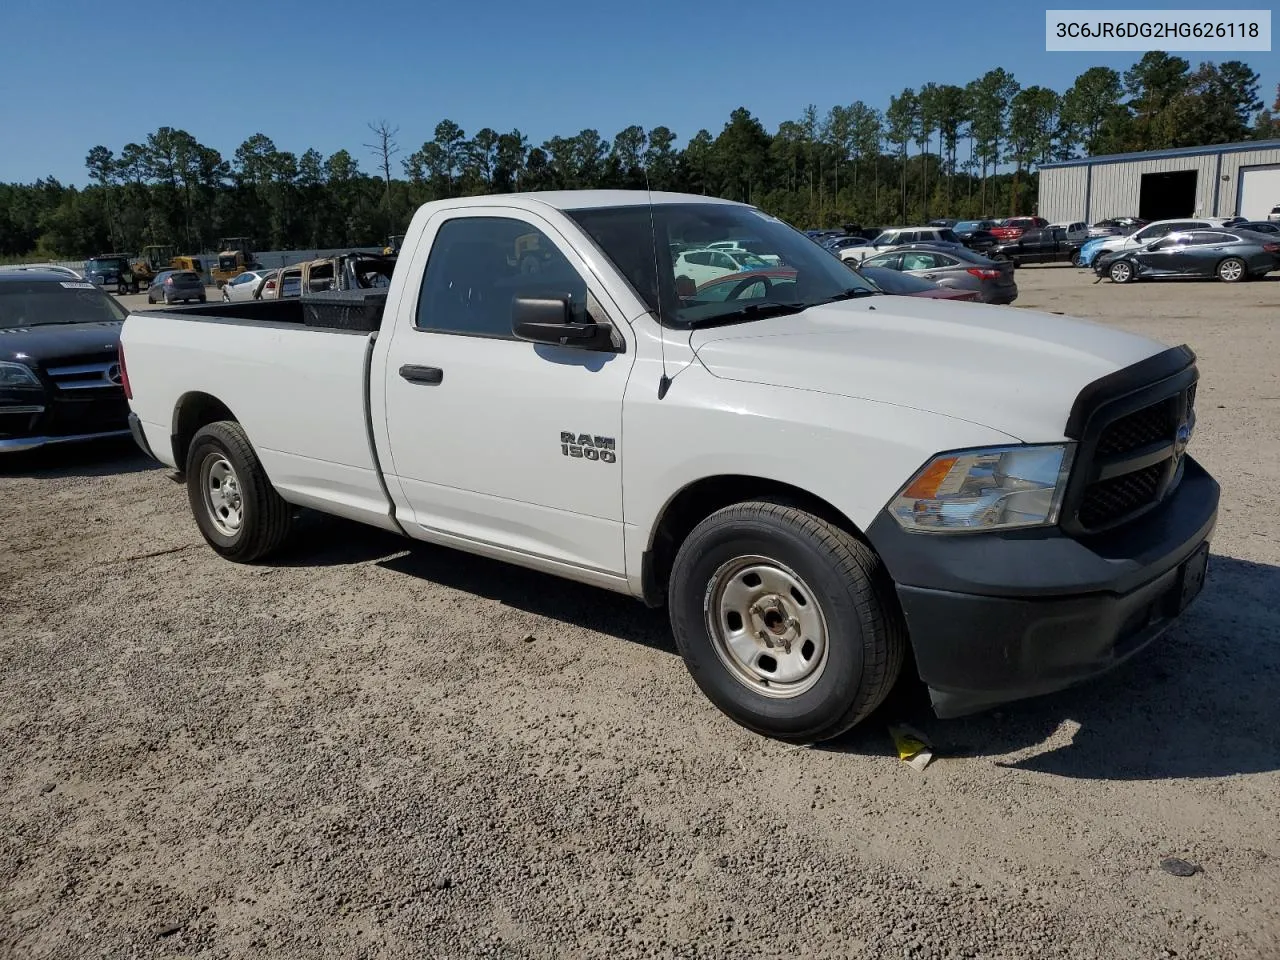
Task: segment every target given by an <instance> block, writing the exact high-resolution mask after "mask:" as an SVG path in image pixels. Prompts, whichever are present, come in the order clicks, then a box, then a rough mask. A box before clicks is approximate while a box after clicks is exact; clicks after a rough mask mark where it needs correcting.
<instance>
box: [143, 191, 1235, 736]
mask: <svg viewBox="0 0 1280 960" xmlns="http://www.w3.org/2000/svg"><path fill="white" fill-rule="evenodd" d="M529 234H537V235H538V237H539V244H540V246H541V247H545V249H546V250H547V251H548V254H547V256H545V257H544V258H543V259H542V260H541V261H540V263H539V264H538V269H537V270H536V271H533V272H525V271H523V270H522V269H521V268H520V267H519V266H512V262H513V259H514V258H513V257H512V251H513V250H514V249H515V248H516V244H517V242H524V241H521V238H526V239H527V237H528V235H529ZM743 238H750V239H751V240H752V242H753V249H762V250H766V251H772V253H773V254H774V255H776V256H777V257H778V258H779V259H780V260H781V261H782V262H783V263H784V264H785V265H786V267H787V269H786V270H773V271H760V272H756V273H749V274H744V275H743V277H742V279H741V281H740V282H739V283H738V284H736V285H733V286H732V289H726V288H725V285H718V286H717V290H718V295H717V298H716V299H699V294H698V292H697V290H696V287H695V285H694V284H692V283H690V282H689V281H688V279H687V278H684V277H682V276H679V275H677V272H676V271H675V269H674V263H675V259H676V258H675V256H673V255H672V253H671V251H672V250H673V249H675V250H679V249H685V248H688V247H689V246H691V245H696V246H699V247H702V248H704V249H705V248H708V247H710V246H711V245H713V244H714V243H716V242H719V241H725V240H730V239H733V240H741V239H743ZM383 292H384V294H385V296H386V299H385V307H384V308H383V309H382V310H381V311H380V312H379V311H378V310H377V309H370V310H368V311H367V312H365V313H361V312H360V311H353V312H352V314H351V315H352V316H355V317H356V319H355V320H354V321H353V320H350V319H348V320H346V321H342V323H343V326H342V327H341V328H333V327H326V326H325V325H324V324H326V323H329V322H330V321H328V320H326V319H325V315H324V314H323V312H322V311H320V310H319V309H312V308H311V307H310V306H308V300H307V299H306V298H304V299H301V300H292V301H289V300H281V301H266V302H256V303H245V304H216V305H215V304H211V305H208V306H204V307H191V308H180V309H177V310H164V311H154V312H143V313H135V314H132V315H131V316H130V317H129V318H128V320H127V321H126V322H125V324H124V330H123V334H122V338H121V339H122V346H121V358H120V359H121V368H122V370H123V371H124V374H125V383H126V385H127V386H126V389H127V395H128V397H129V403H130V407H131V410H132V417H131V420H132V425H133V430H134V435H135V438H136V439H137V441H138V443H139V445H141V446H142V448H143V449H144V450H145V451H147V452H148V453H149V454H150V455H151V456H153V457H154V458H156V459H157V460H159V461H161V462H162V463H164V464H166V465H168V466H170V467H173V468H174V469H175V470H176V474H175V477H178V478H183V477H184V478H185V482H186V484H187V487H188V490H189V495H190V502H191V509H192V511H193V512H194V515H195V520H196V523H197V524H198V526H199V528H200V531H201V533H202V534H203V535H204V537H205V539H206V540H207V541H208V542H209V544H210V545H211V546H212V547H213V549H214V550H216V551H217V552H218V553H220V554H222V555H223V556H224V557H226V558H228V559H230V560H234V561H239V562H250V561H254V560H258V559H260V558H264V557H266V556H267V555H268V554H269V553H271V552H272V551H273V550H275V549H276V548H278V547H279V546H280V545H281V544H282V543H283V542H284V540H285V538H286V535H287V532H288V529H289V525H290V520H291V517H292V516H293V515H294V513H295V510H296V508H298V507H309V508H314V509H316V510H320V511H324V512H327V513H332V514H338V515H341V516H344V517H349V518H352V519H355V520H359V521H363V522H365V523H368V524H371V525H373V526H376V527H381V528H383V529H386V530H392V531H398V532H400V533H402V534H404V535H405V536H408V537H411V538H413V539H415V540H423V541H427V542H430V543H433V544H438V545H442V546H444V547H452V548H458V549H461V550H465V551H470V552H473V553H477V554H484V555H486V556H489V557H497V558H501V559H503V560H507V561H511V562H513V563H517V564H523V565H525V566H528V567H533V568H537V569H539V570H544V571H550V572H552V573H555V574H559V575H561V576H564V577H568V578H571V579H574V580H578V581H582V582H584V583H587V584H593V585H595V586H597V587H603V588H606V589H609V590H615V591H619V592H622V593H627V594H631V595H633V596H635V597H638V598H641V599H642V600H644V601H645V602H647V603H649V604H651V605H655V606H659V605H663V604H665V605H666V606H667V607H668V609H669V612H670V619H671V625H672V629H673V631H674V634H675V638H676V641H677V644H678V647H679V649H680V652H681V654H682V655H683V657H684V659H685V662H686V663H687V665H688V668H689V670H690V672H691V673H692V675H693V677H694V678H695V679H696V681H697V683H698V684H699V686H700V687H701V688H702V690H703V691H704V692H705V693H706V694H707V696H708V697H709V698H710V699H711V700H712V701H713V702H714V703H715V704H716V705H717V706H718V707H719V708H720V709H721V710H723V711H724V712H725V713H726V714H728V715H729V716H730V717H732V718H733V719H734V720H736V721H737V722H739V723H741V724H743V725H745V726H746V727H748V728H750V729H752V730H755V731H758V732H760V733H763V734H767V735H770V736H774V737H779V738H783V739H788V740H792V741H796V742H815V741H818V740H821V739H823V738H827V737H831V736H834V735H836V734H838V733H840V732H841V731H843V730H845V729H847V728H848V727H850V726H852V725H853V724H855V723H856V722H858V721H859V720H860V719H862V718H864V717H865V716H867V714H869V713H870V712H871V711H872V710H873V709H874V708H875V707H876V706H877V704H879V703H880V702H881V701H882V699H883V698H884V697H885V695H886V694H887V692H888V691H889V689H890V688H891V686H892V685H893V683H894V681H895V680H896V679H897V677H898V675H899V673H900V672H901V671H902V669H903V665H904V662H908V661H907V654H908V648H909V649H910V652H911V654H912V657H911V660H910V661H909V662H911V663H912V664H913V666H914V669H915V670H916V671H917V672H918V673H919V676H920V677H921V678H922V680H923V681H924V683H925V684H927V686H928V687H929V689H930V692H931V696H932V699H933V704H934V709H935V712H936V713H937V714H938V715H939V716H942V717H949V716H957V715H961V714H964V713H969V712H973V711H976V710H981V709H984V708H987V707H989V706H992V705H994V704H997V703H1001V702H1004V701H1008V700H1012V699H1016V698H1020V697H1025V696H1031V695H1036V694H1040V693H1044V692H1048V691H1051V690H1056V689H1060V688H1062V687H1065V686H1067V685H1069V684H1072V683H1074V682H1076V681H1079V680H1082V679H1084V678H1087V677H1090V676H1092V675H1094V674H1097V673H1099V672H1102V671H1104V670H1106V669H1108V668H1110V667H1112V666H1114V665H1115V664H1117V663H1119V662H1121V661H1123V660H1125V659H1126V658H1128V657H1129V656H1130V655H1131V654H1133V653H1134V652H1136V651H1137V650H1139V649H1140V648H1142V647H1144V646H1145V645H1147V644H1148V643H1149V642H1150V641H1151V640H1152V639H1153V638H1155V637H1156V636H1157V635H1158V634H1160V633H1161V631H1162V630H1163V629H1164V628H1165V627H1167V626H1168V625H1169V624H1170V623H1171V622H1172V621H1173V620H1174V619H1175V618H1177V617H1178V615H1179V614H1180V613H1181V612H1182V611H1183V609H1184V608H1185V607H1186V605H1187V604H1188V603H1189V602H1190V601H1191V599H1192V598H1193V597H1194V596H1195V595H1196V593H1197V592H1198V590H1199V588H1200V586H1201V584H1202V583H1203V581H1204V576H1205V570H1206V563H1207V556H1208V540H1209V537H1210V535H1211V533H1212V531H1213V528H1214V523H1215V520H1216V517H1217V508H1218V485H1217V484H1216V483H1215V481H1214V480H1213V479H1212V478H1211V477H1210V476H1209V475H1208V473H1206V471H1205V470H1204V469H1203V468H1202V467H1201V466H1200V465H1198V464H1197V463H1196V462H1195V461H1194V460H1193V459H1192V458H1191V457H1189V456H1187V455H1186V453H1185V450H1186V446H1187V442H1188V440H1189V439H1190V436H1191V431H1192V427H1193V424H1194V414H1193V402H1194V398H1195V390H1196V383H1197V379H1198V373H1197V368H1196V365H1195V357H1194V355H1193V354H1192V352H1191V351H1190V350H1189V349H1188V348H1186V347H1185V346H1183V347H1176V348H1172V349H1169V348H1166V347H1164V346H1162V345H1160V344H1157V343H1153V342H1151V341H1149V340H1146V339H1143V338H1141V337H1137V336H1133V335H1130V334H1127V333H1122V332H1120V331H1118V330H1114V329H1110V328H1108V327H1105V326H1100V325H1095V324H1091V323H1086V322H1082V321H1075V320H1070V319H1065V318H1062V317H1059V316H1053V315H1047V314H1040V313H1034V312H1031V311H1027V310H1015V309H1012V308H1007V307H989V306H983V305H979V304H968V303H954V302H951V301H939V300H929V299H920V298H907V297H895V296H887V295H884V294H882V293H880V292H879V291H877V290H875V289H874V288H872V287H871V286H870V284H869V282H867V281H864V280H863V279H862V278H861V277H860V276H858V275H857V274H855V273H854V272H853V271H851V270H850V269H848V268H847V267H846V266H844V265H843V264H842V263H841V262H840V261H839V260H838V259H836V258H835V257H833V256H832V255H831V254H829V253H827V252H826V251H824V250H822V249H821V248H820V247H818V246H817V245H816V244H814V243H813V242H812V241H811V240H809V239H808V238H807V237H805V236H804V235H802V234H801V233H799V232H797V231H795V230H793V229H792V228H790V227H789V226H787V225H785V224H783V223H782V222H781V221H779V220H777V219H775V218H773V217H770V216H768V215H766V214H764V213H762V212H760V211H759V210H756V209H755V208H753V207H749V206H745V205H742V204H736V203H730V202H725V201H720V200H714V199H709V198H706V197H691V196H681V195H671V194H653V195H649V194H647V193H645V192H625V191H619V192H613V191H600V192H597V191H584V192H565V193H544V194H526V195H511V196H489V197H476V198H470V199H460V200H446V201H438V202H435V203H429V204H427V205H425V206H423V207H422V208H420V209H419V210H418V211H417V213H416V215H415V216H414V218H413V222H412V224H411V226H410V228H409V232H408V234H407V236H406V237H405V240H404V245H403V247H402V249H401V252H400V257H399V262H398V263H397V265H396V267H395V270H394V273H393V276H392V279H391V284H390V287H389V288H387V289H386V290H385V291H383ZM339 312H340V311H339ZM335 315H337V314H335ZM361 317H363V318H364V319H363V320H362V319H361Z"/></svg>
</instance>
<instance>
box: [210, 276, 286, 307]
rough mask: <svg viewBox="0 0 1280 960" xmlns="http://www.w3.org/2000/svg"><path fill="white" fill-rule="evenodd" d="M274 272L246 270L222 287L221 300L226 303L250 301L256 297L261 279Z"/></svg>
mask: <svg viewBox="0 0 1280 960" xmlns="http://www.w3.org/2000/svg"><path fill="white" fill-rule="evenodd" d="M269 273H275V271H274V270H246V271H245V272H244V273H241V274H238V275H236V276H234V277H232V278H231V279H230V280H228V281H227V282H226V283H224V284H223V285H222V299H223V300H225V301H227V302H228V303H231V302H236V301H240V300H252V299H254V297H255V295H256V291H257V289H258V287H259V286H260V285H261V283H262V278H263V277H265V276H266V275H267V274H269Z"/></svg>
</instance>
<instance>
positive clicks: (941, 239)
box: [840, 227, 964, 263]
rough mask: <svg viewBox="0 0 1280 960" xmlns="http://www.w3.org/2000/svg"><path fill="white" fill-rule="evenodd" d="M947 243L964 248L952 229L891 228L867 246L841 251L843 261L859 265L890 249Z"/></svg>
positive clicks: (882, 232) (846, 248) (847, 248)
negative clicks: (911, 245)
mask: <svg viewBox="0 0 1280 960" xmlns="http://www.w3.org/2000/svg"><path fill="white" fill-rule="evenodd" d="M922 242H923V243H946V244H950V245H952V246H956V247H962V246H964V244H962V243H961V242H960V238H959V237H958V236H956V234H955V231H954V230H952V229H951V228H950V227H890V228H888V229H886V230H883V231H881V232H880V234H879V235H878V236H877V237H876V238H875V239H874V240H872V241H871V242H870V243H869V244H866V245H865V246H852V247H845V248H844V249H843V250H841V251H840V259H841V260H852V261H853V262H855V263H859V262H861V261H863V260H865V259H866V258H867V257H870V256H874V255H875V254H877V253H880V252H881V251H884V250H887V249H889V248H890V247H901V246H906V245H908V244H913V243H922Z"/></svg>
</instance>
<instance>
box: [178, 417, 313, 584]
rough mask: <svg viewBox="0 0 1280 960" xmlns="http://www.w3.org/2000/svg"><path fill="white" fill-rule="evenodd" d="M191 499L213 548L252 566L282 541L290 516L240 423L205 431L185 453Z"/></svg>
mask: <svg viewBox="0 0 1280 960" xmlns="http://www.w3.org/2000/svg"><path fill="white" fill-rule="evenodd" d="M187 498H188V500H189V501H190V503H191V512H192V514H193V515H194V516H195V519H196V525H197V526H198V527H199V528H200V532H201V534H203V535H204V538H205V540H206V541H208V543H209V546H211V547H213V549H214V550H215V551H217V552H218V553H219V554H221V555H222V556H224V557H226V558H227V559H228V560H234V561H236V562H237V563H251V562H252V561H254V560H257V559H259V558H261V557H265V556H266V555H268V554H269V553H271V551H273V550H275V549H276V548H277V547H279V546H280V544H281V543H283V542H284V539H285V536H286V535H287V534H288V532H289V521H290V519H291V517H292V511H291V509H290V507H289V504H288V503H286V502H285V501H284V499H283V498H282V497H281V496H280V495H279V494H278V493H276V491H275V488H274V487H273V486H271V481H270V480H268V479H267V475H266V472H265V471H264V470H263V469H262V463H261V461H259V460H258V455H257V454H256V453H254V452H253V447H252V445H250V443H249V438H248V436H246V435H245V432H244V430H243V429H242V428H241V426H240V424H238V423H235V422H233V421H230V420H222V421H219V422H217V423H211V424H209V425H208V426H206V427H202V428H201V429H200V430H199V431H198V432H197V433H196V435H195V437H193V438H192V440H191V448H190V450H188V452H187Z"/></svg>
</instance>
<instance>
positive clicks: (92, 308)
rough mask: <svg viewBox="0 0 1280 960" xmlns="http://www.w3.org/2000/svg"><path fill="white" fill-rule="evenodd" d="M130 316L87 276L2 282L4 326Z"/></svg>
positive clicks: (0, 306) (1, 323)
mask: <svg viewBox="0 0 1280 960" xmlns="http://www.w3.org/2000/svg"><path fill="white" fill-rule="evenodd" d="M126 316H128V313H127V312H126V311H125V309H124V308H123V307H121V306H120V304H118V303H116V301H115V300H113V299H112V298H111V297H110V296H108V295H107V294H105V293H103V292H102V291H101V290H100V289H98V288H97V287H95V286H94V285H93V284H91V283H86V282H85V281H83V280H79V281H77V280H27V281H17V282H5V283H0V329H13V328H15V327H40V326H47V325H49V324H55V323H101V322H103V321H120V320H124V318H125V317H126Z"/></svg>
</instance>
